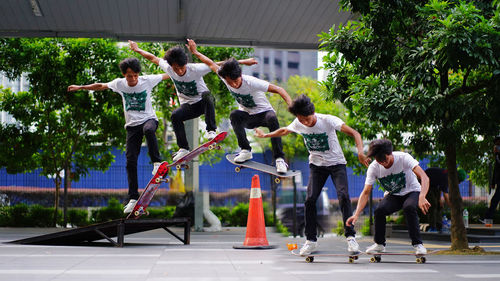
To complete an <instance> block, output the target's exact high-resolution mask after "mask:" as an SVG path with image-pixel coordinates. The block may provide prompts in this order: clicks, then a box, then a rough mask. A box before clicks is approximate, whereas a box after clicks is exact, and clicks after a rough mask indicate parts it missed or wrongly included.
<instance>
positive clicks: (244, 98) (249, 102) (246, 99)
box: [229, 91, 257, 108]
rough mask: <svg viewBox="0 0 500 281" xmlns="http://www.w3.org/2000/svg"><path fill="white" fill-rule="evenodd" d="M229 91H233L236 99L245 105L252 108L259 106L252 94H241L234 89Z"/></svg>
mask: <svg viewBox="0 0 500 281" xmlns="http://www.w3.org/2000/svg"><path fill="white" fill-rule="evenodd" d="M229 92H231V95H232V96H233V97H234V98H235V99H236V102H237V103H239V104H241V105H243V106H244V107H248V108H252V107H256V106H257V104H255V101H254V100H253V97H252V95H241V94H238V93H235V92H233V91H229Z"/></svg>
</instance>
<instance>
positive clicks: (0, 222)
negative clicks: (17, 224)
mask: <svg viewBox="0 0 500 281" xmlns="http://www.w3.org/2000/svg"><path fill="white" fill-rule="evenodd" d="M10 209H11V208H10V207H9V206H2V207H0V227H6V226H11V220H12V218H11V212H10Z"/></svg>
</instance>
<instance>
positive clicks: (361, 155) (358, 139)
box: [340, 124, 370, 167]
mask: <svg viewBox="0 0 500 281" xmlns="http://www.w3.org/2000/svg"><path fill="white" fill-rule="evenodd" d="M340 131H341V132H343V133H345V134H347V135H349V136H351V137H353V138H354V142H355V143H356V149H357V150H358V160H359V162H360V163H361V164H363V165H365V167H368V165H370V158H368V157H367V156H366V155H365V153H364V152H363V139H362V138H361V135H360V134H359V133H358V131H356V130H354V129H353V128H351V127H349V126H347V125H346V124H342V127H340Z"/></svg>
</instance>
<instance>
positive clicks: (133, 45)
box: [128, 40, 139, 52]
mask: <svg viewBox="0 0 500 281" xmlns="http://www.w3.org/2000/svg"><path fill="white" fill-rule="evenodd" d="M128 46H129V47H130V49H131V50H132V51H134V52H137V51H138V50H139V46H138V45H137V43H136V42H134V41H132V40H128Z"/></svg>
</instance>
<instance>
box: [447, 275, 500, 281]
mask: <svg viewBox="0 0 500 281" xmlns="http://www.w3.org/2000/svg"><path fill="white" fill-rule="evenodd" d="M456 276H457V277H461V278H475V279H483V278H500V274H457V275H456ZM497 280H498V279H497Z"/></svg>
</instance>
